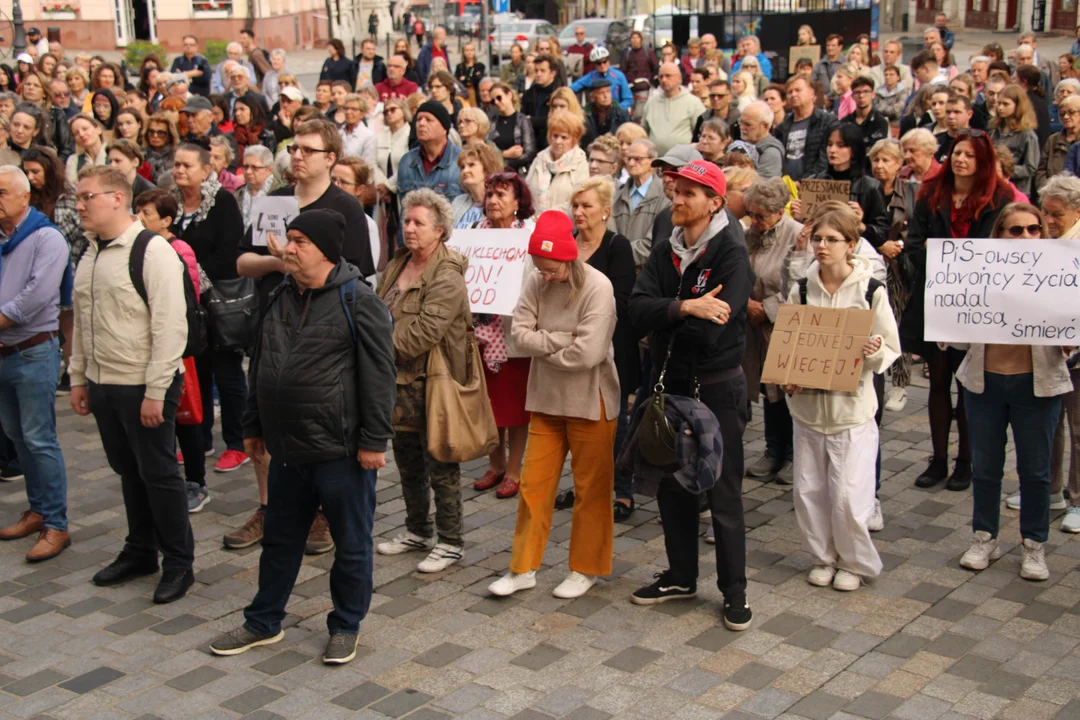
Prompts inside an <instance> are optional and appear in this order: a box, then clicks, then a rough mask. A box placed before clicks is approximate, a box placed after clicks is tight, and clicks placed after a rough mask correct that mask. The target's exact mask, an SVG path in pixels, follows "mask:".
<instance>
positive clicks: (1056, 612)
mask: <svg viewBox="0 0 1080 720" xmlns="http://www.w3.org/2000/svg"><path fill="white" fill-rule="evenodd" d="M1066 609H1067V608H1063V607H1061V606H1059V605H1050V604H1049V603H1044V602H1038V601H1036V602H1033V603H1029V604H1028V605H1025V606H1024V608H1023V609H1022V610H1021V611H1020V612H1018V613H1017V614H1016V617H1018V618H1023V619H1024V620H1034V621H1035V622H1040V623H1044V624H1046V625H1051V624H1053V622H1054V621H1055V620H1057V619H1058V618H1059V617H1061V616H1062V615H1064V614H1065V611H1066Z"/></svg>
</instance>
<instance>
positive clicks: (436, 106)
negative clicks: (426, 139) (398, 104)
mask: <svg viewBox="0 0 1080 720" xmlns="http://www.w3.org/2000/svg"><path fill="white" fill-rule="evenodd" d="M424 112H426V113H430V114H432V115H434V116H435V119H436V120H438V121H439V123H440V124H441V125H442V126H443V129H444V130H447V131H449V130H450V125H451V123H450V113H449V112H448V111H447V109H446V107H445V106H444V105H443V104H442V103H441V102H438V101H435V100H428V101H427V102H426V103H424V104H423V105H421V106H420V107H418V108H416V114H417V115H419V114H420V113H424Z"/></svg>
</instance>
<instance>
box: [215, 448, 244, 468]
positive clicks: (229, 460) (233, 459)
mask: <svg viewBox="0 0 1080 720" xmlns="http://www.w3.org/2000/svg"><path fill="white" fill-rule="evenodd" d="M249 462H251V458H249V457H248V456H247V455H245V454H244V453H242V452H240V451H239V450H226V451H225V452H223V453H221V457H219V458H218V461H217V464H216V465H214V472H219V473H227V472H232V471H233V470H239V469H240V468H242V467H244V466H245V465H247V464H248V463H249Z"/></svg>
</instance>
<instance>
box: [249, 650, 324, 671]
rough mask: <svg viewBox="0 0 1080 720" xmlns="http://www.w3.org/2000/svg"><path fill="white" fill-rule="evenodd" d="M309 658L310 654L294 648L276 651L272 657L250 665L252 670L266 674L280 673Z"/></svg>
mask: <svg viewBox="0 0 1080 720" xmlns="http://www.w3.org/2000/svg"><path fill="white" fill-rule="evenodd" d="M310 660H311V656H310V655H305V654H304V653H302V652H298V651H296V650H286V651H285V652H282V653H278V654H277V655H275V656H274V657H271V658H267V659H266V660H263V661H262V662H258V663H255V664H254V665H252V666H251V669H252V670H258V671H259V672H262V673H266V674H267V675H281V674H282V673H285V672H288V671H289V670H292V669H293V668H294V667H298V666H300V665H303V664H304V663H306V662H309V661H310Z"/></svg>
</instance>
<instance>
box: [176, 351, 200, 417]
mask: <svg viewBox="0 0 1080 720" xmlns="http://www.w3.org/2000/svg"><path fill="white" fill-rule="evenodd" d="M202 421H203V411H202V392H201V391H200V390H199V376H198V375H197V374H196V373H195V358H193V357H186V358H184V386H183V388H182V389H181V390H180V404H179V405H178V406H177V408H176V424H177V425H202Z"/></svg>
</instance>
